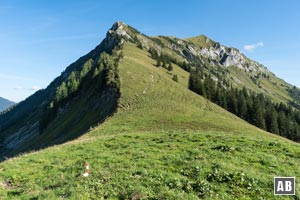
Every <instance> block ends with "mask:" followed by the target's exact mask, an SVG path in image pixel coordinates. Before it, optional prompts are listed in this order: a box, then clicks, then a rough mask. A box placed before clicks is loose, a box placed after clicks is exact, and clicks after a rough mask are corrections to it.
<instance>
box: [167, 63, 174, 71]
mask: <svg viewBox="0 0 300 200" xmlns="http://www.w3.org/2000/svg"><path fill="white" fill-rule="evenodd" d="M172 70H173V66H172V63H169V66H168V71H172Z"/></svg>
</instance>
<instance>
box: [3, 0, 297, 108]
mask: <svg viewBox="0 0 300 200" xmlns="http://www.w3.org/2000/svg"><path fill="white" fill-rule="evenodd" d="M299 10H300V1H297V0H287V1H280V0H264V1H261V0H248V1H246V0H245V1H238V0H226V1H225V0H207V1H204V0H203V1H201V0H194V1H193V0H190V1H189V0H185V1H181V0H176V1H173V0H172V1H171V0H164V1H163V0H149V1H146V0H145V1H141V0H139V1H138V0H122V1H121V0H120V1H118V0H114V1H96V0H95V1H92V0H85V1H76V0H72V1H71V0H70V1H69V0H65V1H64V0H61V1H58V0H52V1H46V0H26V1H22V0H18V1H17V0H9V1H5V0H0V27H1V28H0V30H1V31H0V96H2V97H4V98H8V99H10V100H13V101H15V102H19V101H21V100H23V99H25V98H26V97H27V96H29V95H30V94H32V93H34V92H35V91H36V90H37V89H39V88H45V87H46V86H47V85H48V84H49V83H50V82H51V81H52V80H53V79H54V78H55V77H57V76H58V75H60V73H61V72H62V71H63V70H64V69H65V68H66V66H68V65H69V64H71V63H72V62H74V61H75V60H76V59H77V58H79V57H80V56H82V55H84V54H86V53H87V52H89V51H90V50H92V49H93V48H94V47H95V46H96V45H97V44H99V43H100V42H101V41H102V39H103V38H104V37H105V34H106V31H107V30H108V29H109V28H110V27H111V25H112V24H113V23H114V22H115V21H123V22H125V23H126V24H129V25H131V26H133V27H135V28H137V29H138V30H140V31H141V32H143V33H144V34H146V35H150V36H155V35H173V36H176V37H180V38H185V37H189V36H196V35H200V34H205V35H207V36H208V37H210V38H212V39H213V40H215V41H219V42H220V43H222V44H224V45H227V46H232V47H236V48H238V49H240V50H241V51H242V52H243V53H244V54H245V55H246V56H248V57H249V58H251V59H254V60H256V61H258V62H260V63H262V64H264V65H266V66H267V67H268V68H269V69H270V70H271V71H273V72H274V73H275V74H276V75H277V76H279V77H281V78H283V79H284V80H286V81H287V82H289V83H291V84H294V85H296V86H299V85H300V78H299V77H300V69H299V66H300V34H299V33H300V26H299V19H300V12H299Z"/></svg>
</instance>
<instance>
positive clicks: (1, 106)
mask: <svg viewBox="0 0 300 200" xmlns="http://www.w3.org/2000/svg"><path fill="white" fill-rule="evenodd" d="M14 104H15V103H14V102H12V101H9V100H7V99H4V98H2V97H0V112H2V111H4V110H6V109H7V108H9V107H11V106H12V105H14Z"/></svg>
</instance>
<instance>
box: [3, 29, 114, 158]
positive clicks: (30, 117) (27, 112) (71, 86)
mask: <svg viewBox="0 0 300 200" xmlns="http://www.w3.org/2000/svg"><path fill="white" fill-rule="evenodd" d="M119 44H120V41H119V38H118V35H117V34H116V33H115V32H114V27H112V28H111V29H110V31H109V32H108V33H107V37H106V38H105V39H104V40H103V41H102V42H101V44H100V45H98V46H97V47H96V48H95V49H94V50H92V51H91V52H89V53H88V54H87V55H85V56H83V57H81V58H79V59H78V60H77V61H76V62H74V63H73V64H71V65H70V66H68V67H67V68H66V70H65V71H64V72H62V74H61V76H59V77H57V78H56V79H55V80H54V81H53V82H52V83H50V85H49V86H48V87H47V88H46V89H43V90H40V91H38V92H36V93H35V94H33V95H32V96H30V97H28V98H27V99H26V100H24V101H22V102H20V103H19V104H17V105H16V106H15V107H13V108H12V109H11V110H10V111H8V112H4V113H2V114H1V115H0V160H2V159H4V158H5V157H11V156H14V155H16V154H19V153H21V152H25V151H30V150H36V149H41V148H44V147H47V146H49V145H53V144H59V143H63V142H65V141H67V140H70V139H74V138H76V137H78V136H80V135H81V134H83V133H85V132H86V131H87V130H89V128H90V127H91V126H92V125H95V124H99V123H101V121H103V120H104V119H105V118H106V117H108V116H110V115H111V114H113V113H114V112H115V110H116V107H117V102H118V98H119V80H118V77H117V70H118V69H117V64H118V60H119V59H120V55H118V53H117V48H118V45H119ZM91 86H92V87H91Z"/></svg>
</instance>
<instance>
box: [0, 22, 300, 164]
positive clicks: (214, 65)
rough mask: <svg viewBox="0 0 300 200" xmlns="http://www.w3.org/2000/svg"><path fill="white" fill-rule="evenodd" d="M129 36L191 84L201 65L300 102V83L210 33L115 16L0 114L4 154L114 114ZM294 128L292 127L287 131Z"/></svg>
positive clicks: (61, 137)
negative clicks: (101, 33) (102, 33)
mask: <svg viewBox="0 0 300 200" xmlns="http://www.w3.org/2000/svg"><path fill="white" fill-rule="evenodd" d="M125 42H131V43H134V44H136V45H137V46H138V47H139V48H140V49H143V50H144V51H148V52H151V55H150V56H151V57H152V58H153V55H156V56H157V57H158V56H159V57H161V58H164V59H166V60H169V63H165V62H162V65H163V67H162V68H168V67H170V68H172V67H171V65H170V64H173V65H174V66H180V68H181V69H180V68H174V70H171V69H170V70H168V76H169V77H171V78H172V79H174V80H176V79H178V81H179V83H182V84H184V85H185V87H187V86H188V76H189V73H188V72H191V73H193V71H194V70H202V71H203V73H204V74H206V75H207V76H209V77H210V78H211V79H212V80H214V81H216V82H219V83H220V84H221V87H223V88H225V89H227V88H229V87H233V88H238V89H242V88H244V87H245V88H247V89H249V90H251V91H255V92H256V93H262V94H263V95H265V96H267V97H269V98H271V99H272V100H273V101H274V102H275V103H280V102H281V103H284V104H290V105H292V106H293V108H297V109H298V108H299V107H300V106H299V102H300V100H299V99H300V98H299V97H300V92H299V90H298V89H297V88H295V87H292V86H291V85H289V84H287V83H285V82H284V81H283V80H281V79H279V78H277V77H276V76H275V75H274V74H272V73H271V72H270V71H269V70H268V69H267V68H266V67H264V66H262V65H260V64H259V63H257V62H255V61H252V60H250V59H248V58H246V57H245V56H244V55H243V54H241V53H240V52H239V51H238V50H237V49H234V48H228V47H225V46H223V45H221V44H219V43H217V42H215V41H213V40H211V39H209V38H207V37H206V36H198V37H193V38H187V39H178V38H175V37H165V36H159V37H148V36H146V35H144V34H141V33H140V32H139V31H137V30H135V29H134V28H132V27H130V26H127V25H126V24H124V23H122V22H116V23H115V24H114V25H113V26H112V28H111V29H110V30H109V31H108V33H107V36H106V38H105V39H104V40H103V42H102V43H101V44H100V45H98V46H97V47H96V48H95V49H94V50H92V51H91V52H90V53H88V54H87V55H85V56H83V57H81V58H80V59H78V60H77V61H76V62H74V63H73V64H71V65H70V66H68V67H67V69H66V70H65V71H64V72H63V73H62V74H61V76H59V77H58V78H56V79H55V80H54V81H53V82H52V83H51V84H50V85H49V86H48V87H47V88H46V89H43V90H40V91H38V92H36V93H35V94H34V95H32V96H30V97H29V98H28V99H26V100H25V101H23V102H21V103H19V104H18V105H16V106H15V107H14V108H13V109H11V110H10V111H9V112H5V113H2V114H1V115H0V150H1V151H0V152H1V153H0V160H1V159H4V157H10V156H14V155H17V154H18V153H21V152H25V151H30V150H36V149H40V148H44V147H47V146H49V145H53V144H59V143H63V142H65V141H68V140H70V139H74V138H76V137H78V136H80V135H81V134H83V133H84V132H85V131H87V130H88V129H89V128H90V127H91V126H95V124H99V123H100V122H101V121H103V120H104V119H105V118H106V117H108V116H110V115H112V114H113V113H114V112H115V111H116V108H117V102H118V98H119V80H118V77H117V74H118V73H117V68H118V67H117V65H118V60H119V59H120V58H121V56H122V55H119V50H120V49H121V48H122V45H123V44H124V43H125ZM135 59H139V58H138V57H137V58H135ZM154 62H160V61H159V60H157V61H154ZM157 64H159V63H155V65H157ZM167 65H168V66H167ZM183 69H184V70H183ZM158 70H160V71H161V70H163V69H158ZM181 74H184V75H182V76H184V78H182V77H180V76H181ZM147 90H148V88H146V89H145V92H147ZM137 99H139V97H137ZM299 119H300V118H299ZM294 121H297V119H296V120H294ZM286 123H288V122H286ZM294 124H295V123H294ZM295 127H296V126H295ZM296 128H298V126H297V127H296ZM296 128H295V129H291V131H289V130H288V131H287V132H289V133H288V134H287V135H291V134H292V132H294V131H293V130H296ZM267 130H268V129H267ZM297 130H298V129H297ZM299 132H300V126H299ZM276 133H277V132H276ZM277 134H278V133H277ZM279 134H280V133H279ZM289 138H296V139H297V138H299V137H298V135H297V137H294V136H293V137H289ZM296 139H295V140H296Z"/></svg>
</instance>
